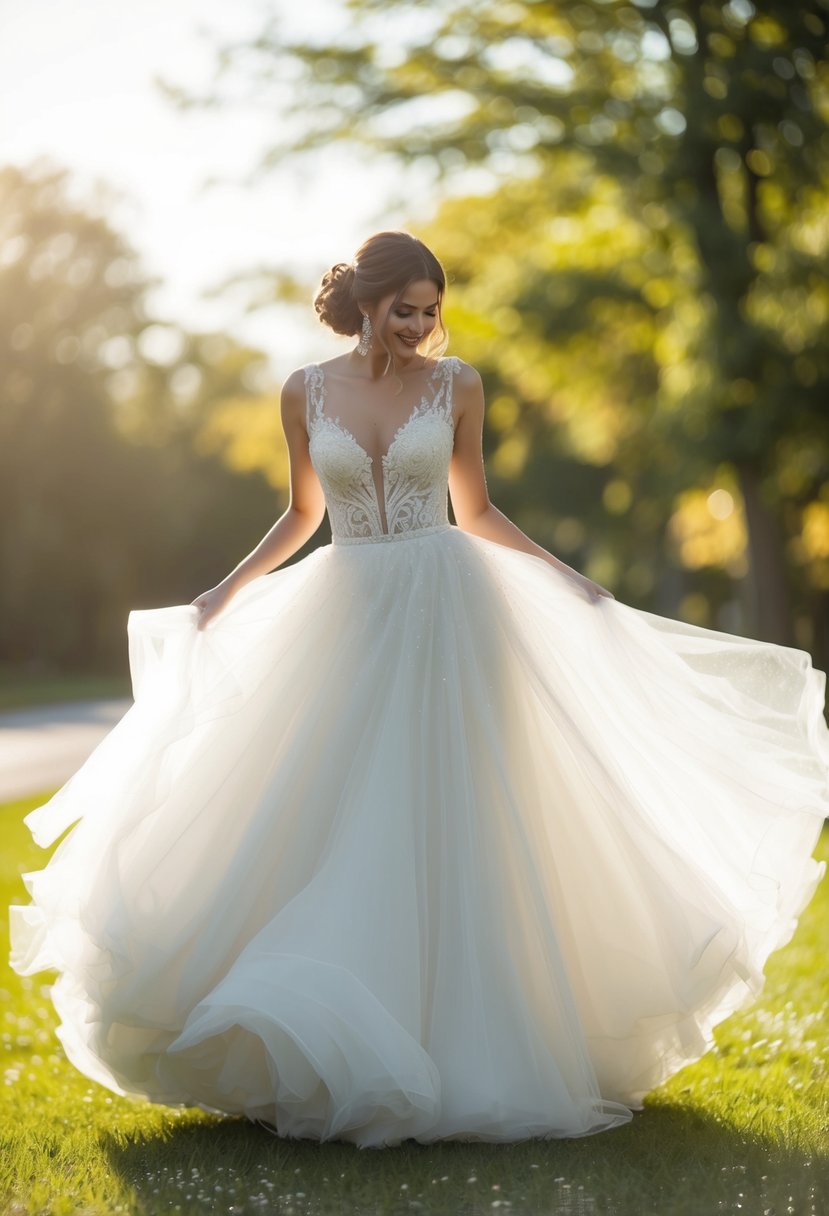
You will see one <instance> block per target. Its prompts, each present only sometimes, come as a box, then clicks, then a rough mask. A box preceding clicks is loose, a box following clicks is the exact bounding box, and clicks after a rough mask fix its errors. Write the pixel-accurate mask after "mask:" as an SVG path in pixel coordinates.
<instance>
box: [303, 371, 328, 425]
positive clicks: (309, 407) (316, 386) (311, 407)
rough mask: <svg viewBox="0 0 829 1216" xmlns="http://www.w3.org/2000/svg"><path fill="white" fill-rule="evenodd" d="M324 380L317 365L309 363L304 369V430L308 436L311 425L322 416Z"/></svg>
mask: <svg viewBox="0 0 829 1216" xmlns="http://www.w3.org/2000/svg"><path fill="white" fill-rule="evenodd" d="M324 379H325V377H324V375H323V371H322V368H321V367H320V365H319V364H318V363H309V364H308V366H307V367H306V368H305V429H306V430H307V432H308V434H309V435H310V434H311V425H312V423H313V422H314V421H315V420H316V419H317V418H320V417H321V415H322V407H323V400H324Z"/></svg>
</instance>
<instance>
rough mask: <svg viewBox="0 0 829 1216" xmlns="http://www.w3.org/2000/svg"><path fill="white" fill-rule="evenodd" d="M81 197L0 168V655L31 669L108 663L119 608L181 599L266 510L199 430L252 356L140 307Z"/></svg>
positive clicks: (266, 495)
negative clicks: (77, 200) (76, 199)
mask: <svg viewBox="0 0 829 1216" xmlns="http://www.w3.org/2000/svg"><path fill="white" fill-rule="evenodd" d="M98 206H99V207H100V204H98ZM91 207H92V205H91V204H90V209H85V208H84V207H81V206H79V205H78V204H77V203H75V202H74V201H73V199H72V190H71V179H70V177H69V175H68V173H67V172H66V171H63V170H57V169H42V168H40V169H37V170H31V171H28V172H27V171H24V170H22V169H18V168H11V167H9V168H6V169H4V170H2V171H0V238H2V239H1V240H0V247H2V256H0V568H2V578H1V579H0V617H2V621H3V629H2V632H1V633H0V661H2V662H4V663H7V664H9V665H16V666H17V667H19V668H21V669H23V668H29V669H36V670H37V671H39V672H40V673H41V676H43V675H48V674H49V673H50V672H53V671H55V670H58V669H73V670H87V669H90V668H91V669H101V670H102V669H107V668H108V669H110V670H117V669H120V671H121V672H122V673H123V672H124V671H125V665H126V659H127V655H126V623H127V614H128V612H129V611H130V609H132V608H141V607H150V606H152V605H153V604H156V603H170V602H179V603H180V602H184V603H187V602H189V601H190V600H192V599H193V598H194V597H195V596H196V595H197V594H198V593H199V592H200V591H204V590H206V589H207V588H208V587H209V586H212V585H213V584H214V583H215V582H216V581H218V579H219V578H221V577H222V576H223V575H224V574H225V573H226V572H227V570H228V569H230V568H232V567H233V566H234V565H236V563H237V562H238V561H239V559H240V558H241V557H242V556H243V553H244V552H247V551H248V550H249V549H250V548H252V547H253V545H254V544H255V543H256V541H257V540H258V538H259V536H260V535H261V534H262V532H263V531H265V530H266V529H267V528H268V527H269V526H270V525H271V523H272V522H273V519H274V518H275V516H276V515H278V514H279V509H280V508H279V498H278V495H277V493H275V492H274V489H273V488H272V487H271V486H270V485H269V484H268V482H267V481H266V479H265V478H264V476H262V475H261V474H260V473H259V472H252V473H250V474H249V475H248V476H241V475H239V474H238V473H235V472H234V471H233V470H232V469H230V468H229V467H228V465H227V463H226V462H225V461H224V459H223V455H224V453H223V449H222V445H221V444H220V443H213V444H212V445H211V444H205V443H203V442H202V434H203V432H204V430H205V428H208V427H209V425H210V423H211V419H213V418H214V416H215V415H216V414H217V413H219V412H221V410H222V409H223V408H224V407H225V403H226V401H227V400H228V399H229V398H232V399H234V400H237V401H238V400H242V399H246V400H248V401H249V402H256V403H258V402H259V401H260V400H261V399H262V397H263V395H264V389H263V387H262V384H261V380H262V371H261V369H262V365H263V362H264V360H263V356H262V355H261V354H260V352H257V351H252V350H249V349H246V348H244V347H239V346H238V345H237V344H235V343H233V342H232V341H231V340H229V339H227V338H224V337H221V336H218V335H210V334H204V335H196V334H187V333H184V332H182V331H181V330H180V329H178V328H177V327H175V326H172V325H163V324H161V323H159V322H158V321H157V320H155V319H154V318H153V317H151V316H150V315H148V312H147V308H146V302H145V296H146V292H147V290H148V288H149V286H150V283H149V281H148V280H147V279H146V278H145V277H144V276H143V274H142V272H141V269H140V266H139V264H138V261H137V259H136V256H135V254H134V253H133V251H132V250H131V249H130V247H129V246H128V244H127V243H126V241H125V240H124V239H123V238H122V237H121V236H120V235H119V234H117V233H116V232H114V231H113V230H112V228H111V227H110V226H109V224H108V223H107V221H106V219H105V218H103V216H102V215H100V214H95V213H93V210H92V209H91ZM270 405H271V409H273V402H272V401H271V402H270Z"/></svg>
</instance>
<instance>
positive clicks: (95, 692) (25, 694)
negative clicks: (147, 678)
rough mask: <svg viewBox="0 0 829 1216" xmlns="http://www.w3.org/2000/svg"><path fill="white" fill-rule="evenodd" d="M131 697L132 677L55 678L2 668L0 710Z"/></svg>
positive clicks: (48, 674)
mask: <svg viewBox="0 0 829 1216" xmlns="http://www.w3.org/2000/svg"><path fill="white" fill-rule="evenodd" d="M131 696H132V685H131V683H130V679H129V676H96V675H55V674H54V673H53V672H40V673H32V672H25V671H20V670H19V669H17V668H10V667H1V668H0V711H2V710H7V709H29V708H30V707H31V706H35V705H56V704H58V703H59V702H63V701H88V700H98V699H99V698H102V699H103V698H107V697H131Z"/></svg>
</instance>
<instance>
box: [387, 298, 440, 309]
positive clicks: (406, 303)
mask: <svg viewBox="0 0 829 1216" xmlns="http://www.w3.org/2000/svg"><path fill="white" fill-rule="evenodd" d="M437 306H438V301H437V300H435V302H434V304H427V305H426V307H427V308H437ZM397 307H398V308H417V305H416V304H410V303H409V301H408V300H399V301H398V303H397Z"/></svg>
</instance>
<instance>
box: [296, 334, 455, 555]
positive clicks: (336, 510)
mask: <svg viewBox="0 0 829 1216" xmlns="http://www.w3.org/2000/svg"><path fill="white" fill-rule="evenodd" d="M459 368H460V361H459V360H458V359H457V358H455V357H454V356H451V357H450V358H447V359H440V360H438V362H437V364H436V366H435V369H434V371H433V372H432V376H431V380H432V381H435V380H437V382H438V383H437V388H436V391H435V393H434V395H433V396H432V398H431V399H430V398H429V397H428V395H424V396H423V398H422V399H421V401H420V403H419V404H418V405H417V406H415V408H414V410H413V411H412V413H411V414H410V415H409V417H408V418H407V419H406V421H405V422H403V423H402V425H401V426H400V427H398V429H397V431H396V432H395V435H394V438H393V439H392V441H391V443H390V444H389V448H388V451H387V452H385V453H384V454H383V456H382V457H381V464H382V470H383V499H384V502H383V504H382V506H381V504H380V502H379V501H378V497H377V489H376V486H375V483H374V477H373V464H372V459H371V457H370V456H369V455H368V453H367V452H366V451H365V449H364V448H363V447H362V445H361V444H360V443H358V442H357V440H356V439H355V437H354V435H353V434H352V433H351V431H349V430H348V428H347V427H345V426H343V425H342V423H341V422H340V420H339V417H336V418H332V417H330V416H329V415H328V414H326V413H325V412H324V406H325V374H324V372H323V369H322V368H321V367H320V366H319V364H312V365H311V366H309V367H306V369H305V387H306V399H307V420H308V435H309V452H310V456H311V463H312V464H313V466H314V468H315V470H316V473H317V476H318V477H319V479H320V484H321V485H322V489H323V493H324V495H325V503H326V508H327V510H328V516H329V519H330V521H331V533H332V536H333V537H334V538H335V539H336V538H358V537H361V538H366V539H369V538H373V537H381V536H384V535H393V534H399V533H404V532H412V531H419V530H421V529H423V528H434V527H437V526H439V525H448V522H449V516H448V512H447V486H448V474H449V461H450V459H451V456H452V447H453V445H454V423H453V418H452V383H453V377H454V375H455V374H456V373H457V371H458V370H459ZM383 508H385V516H386V523H387V528H386V529H384V528H383V524H382V520H383V513H384V512H383Z"/></svg>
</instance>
